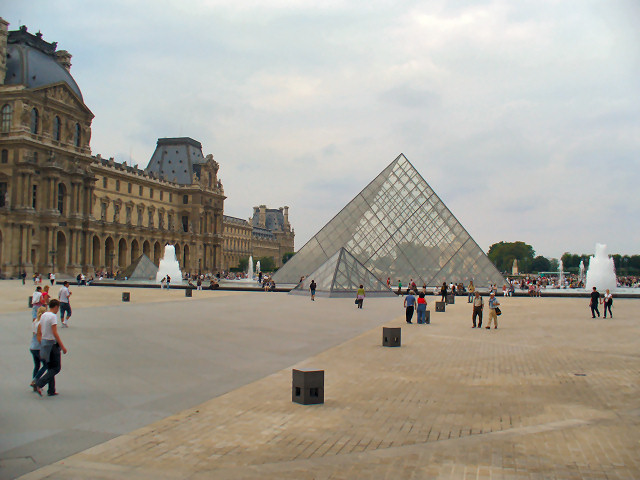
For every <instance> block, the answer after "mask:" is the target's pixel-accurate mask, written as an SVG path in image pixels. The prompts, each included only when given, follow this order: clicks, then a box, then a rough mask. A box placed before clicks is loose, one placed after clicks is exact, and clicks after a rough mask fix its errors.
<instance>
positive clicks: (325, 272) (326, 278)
mask: <svg viewBox="0 0 640 480" xmlns="http://www.w3.org/2000/svg"><path fill="white" fill-rule="evenodd" d="M312 280H315V282H316V285H317V287H316V295H320V296H326V297H355V294H356V292H357V291H358V288H359V287H360V285H362V286H363V287H364V291H365V295H366V296H368V297H395V296H396V294H395V293H393V292H392V291H391V289H389V287H387V285H386V283H383V282H381V281H380V280H378V279H377V278H376V277H375V275H373V274H372V273H371V272H370V271H369V270H367V268H366V267H365V266H364V265H362V264H361V263H360V262H359V261H358V260H357V259H356V258H355V257H354V256H353V255H351V254H350V253H349V252H348V251H347V250H345V249H344V248H341V249H340V250H338V251H337V252H336V253H335V254H333V256H332V257H331V258H330V259H329V260H327V261H326V262H324V263H323V264H322V265H321V266H320V268H318V269H317V270H316V271H314V272H313V273H311V274H310V275H308V276H307V277H306V278H304V279H303V280H302V282H300V283H299V284H298V285H297V286H296V288H294V289H293V290H291V292H290V293H292V294H294V295H308V294H309V285H310V284H311V281H312Z"/></svg>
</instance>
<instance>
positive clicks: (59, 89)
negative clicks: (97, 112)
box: [34, 82, 94, 118]
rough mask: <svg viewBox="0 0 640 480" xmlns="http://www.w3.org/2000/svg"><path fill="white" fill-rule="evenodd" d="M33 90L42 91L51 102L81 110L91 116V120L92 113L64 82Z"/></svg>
mask: <svg viewBox="0 0 640 480" xmlns="http://www.w3.org/2000/svg"><path fill="white" fill-rule="evenodd" d="M34 90H42V91H44V92H45V94H46V96H47V97H48V98H50V99H51V100H54V101H56V102H60V103H62V104H64V105H66V106H68V107H71V108H74V109H76V110H82V111H84V112H86V113H88V114H90V115H91V117H92V118H93V116H94V115H93V113H92V112H91V110H89V108H87V106H86V105H85V104H84V102H83V101H82V100H81V99H80V98H79V97H78V96H77V95H76V93H75V92H74V91H73V90H71V88H70V87H69V85H67V84H66V82H58V83H54V84H53V85H46V86H44V87H41V88H38V89H34Z"/></svg>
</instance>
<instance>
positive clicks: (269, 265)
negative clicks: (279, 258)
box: [258, 257, 276, 272]
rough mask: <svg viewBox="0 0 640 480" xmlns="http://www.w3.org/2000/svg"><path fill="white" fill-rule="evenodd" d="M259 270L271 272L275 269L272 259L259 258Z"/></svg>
mask: <svg viewBox="0 0 640 480" xmlns="http://www.w3.org/2000/svg"><path fill="white" fill-rule="evenodd" d="M258 260H259V261H260V270H262V271H263V272H273V271H274V270H275V269H276V262H275V261H274V260H273V257H260V258H258Z"/></svg>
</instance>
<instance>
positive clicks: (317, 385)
mask: <svg viewBox="0 0 640 480" xmlns="http://www.w3.org/2000/svg"><path fill="white" fill-rule="evenodd" d="M291 401H292V402H295V403H299V404H301V405H317V404H320V403H324V370H296V369H295V368H294V369H293V371H292V384H291Z"/></svg>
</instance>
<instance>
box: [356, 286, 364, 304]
mask: <svg viewBox="0 0 640 480" xmlns="http://www.w3.org/2000/svg"><path fill="white" fill-rule="evenodd" d="M364 297H365V294H364V286H362V285H360V288H358V291H357V292H356V304H357V305H358V308H362V303H363V302H364Z"/></svg>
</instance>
